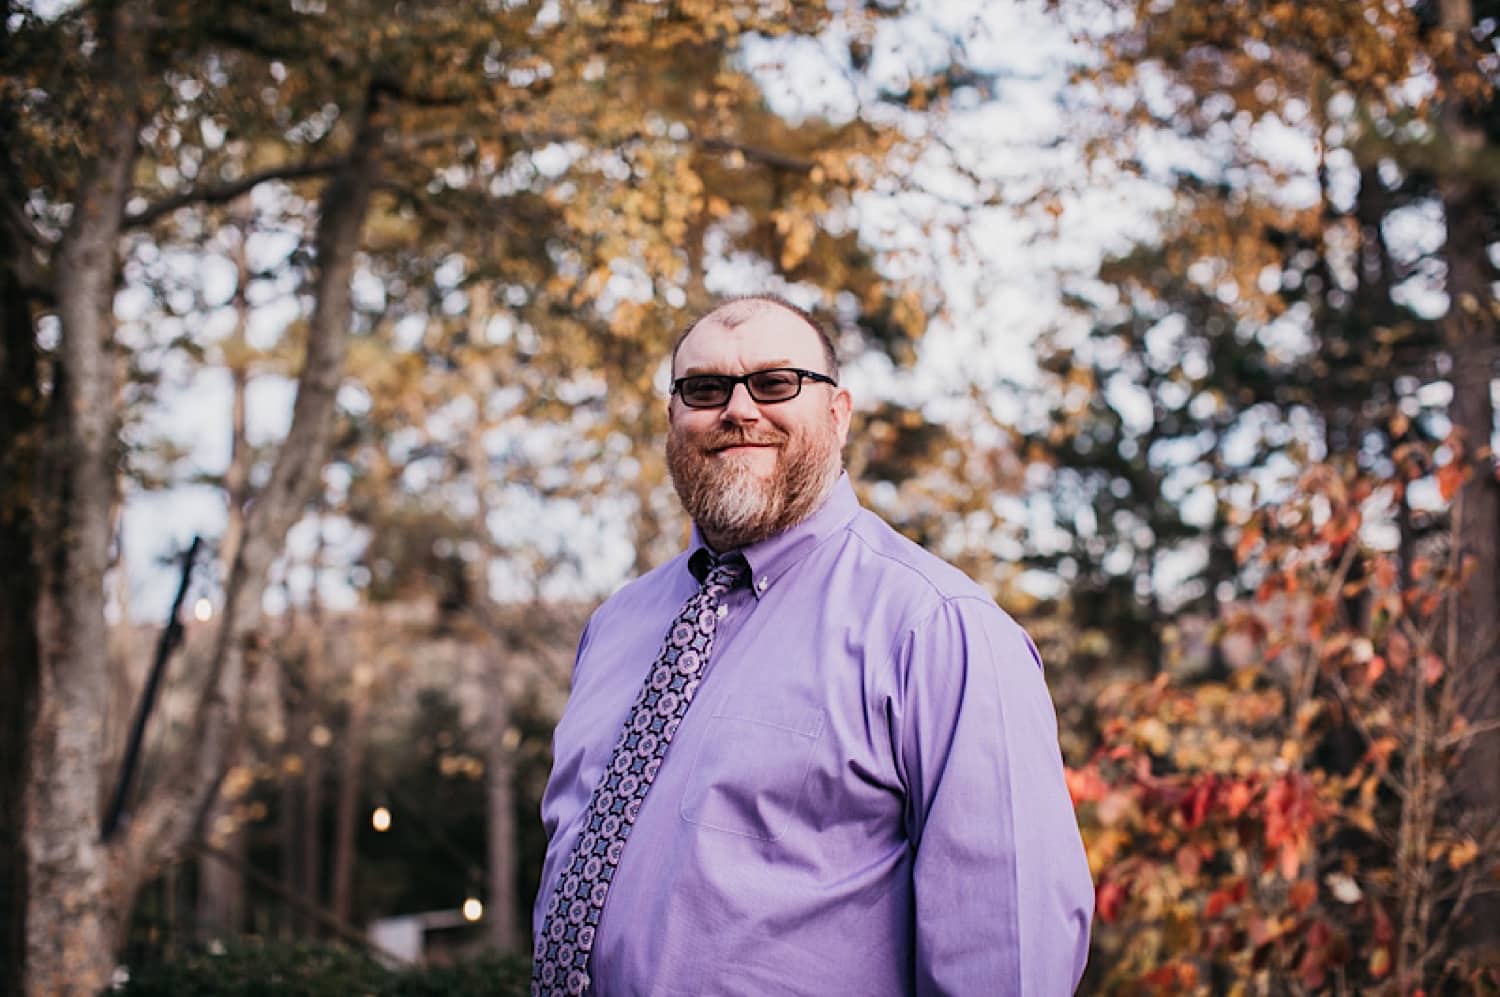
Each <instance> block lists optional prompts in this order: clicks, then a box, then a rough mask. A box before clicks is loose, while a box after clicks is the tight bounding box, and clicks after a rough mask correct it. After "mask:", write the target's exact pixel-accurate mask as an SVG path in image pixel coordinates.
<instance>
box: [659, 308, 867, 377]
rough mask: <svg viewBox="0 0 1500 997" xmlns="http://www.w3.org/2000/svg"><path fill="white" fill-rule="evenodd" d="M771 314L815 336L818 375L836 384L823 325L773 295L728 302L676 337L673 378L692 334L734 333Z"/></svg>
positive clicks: (835, 370)
mask: <svg viewBox="0 0 1500 997" xmlns="http://www.w3.org/2000/svg"><path fill="white" fill-rule="evenodd" d="M772 310H781V311H784V312H790V313H791V314H792V315H795V316H796V317H797V318H798V319H800V320H801V321H802V323H803V324H805V325H806V326H807V327H808V329H809V330H810V331H811V332H812V333H813V334H814V335H816V336H817V338H818V347H819V349H820V350H821V351H822V354H823V363H824V366H825V369H824V370H822V371H820V372H819V373H823V374H827V375H828V376H829V377H831V378H833V379H834V380H835V381H837V380H838V377H839V359H838V353H837V351H835V350H834V348H833V339H832V337H830V336H829V335H828V331H827V330H826V329H824V328H823V324H822V323H821V322H819V321H818V320H817V319H816V318H814V317H813V316H812V314H811V313H810V312H808V311H807V310H805V309H802V308H798V307H797V306H796V305H794V304H792V303H791V302H790V301H787V300H786V299H785V298H781V297H778V296H777V295H774V294H747V295H745V296H743V297H738V298H730V299H729V300H727V301H725V302H723V303H722V304H720V305H719V306H718V307H717V308H715V309H714V310H713V311H711V312H708V313H707V314H705V315H703V316H701V317H699V318H698V319H696V320H695V321H694V322H693V323H692V324H691V325H689V326H688V327H687V328H686V329H684V330H683V331H682V334H681V335H680V336H678V337H677V342H676V343H674V344H673V345H672V376H673V377H676V376H677V354H678V352H679V351H680V350H681V349H682V344H683V342H685V341H686V340H687V338H688V337H689V336H691V335H692V334H693V330H695V329H697V328H698V327H700V326H704V325H714V326H718V327H720V328H723V329H736V328H739V327H740V326H742V325H744V324H746V323H747V322H750V321H752V320H754V319H755V318H756V317H758V316H761V315H764V314H765V313H766V312H768V311H772Z"/></svg>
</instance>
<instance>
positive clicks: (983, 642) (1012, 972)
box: [896, 598, 1094, 997]
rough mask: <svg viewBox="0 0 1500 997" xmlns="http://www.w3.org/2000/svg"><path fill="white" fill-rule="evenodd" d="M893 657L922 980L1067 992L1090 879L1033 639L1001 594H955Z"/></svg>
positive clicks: (958, 987)
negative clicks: (996, 600)
mask: <svg viewBox="0 0 1500 997" xmlns="http://www.w3.org/2000/svg"><path fill="white" fill-rule="evenodd" d="M898 660H899V662H900V664H901V665H902V666H903V668H902V671H901V672H900V673H899V676H900V678H899V680H900V681H901V682H902V690H901V693H900V707H899V718H898V724H897V727H896V736H897V737H898V738H899V743H898V744H897V745H896V753H897V767H898V771H899V774H900V778H901V780H902V783H903V785H904V788H905V791H906V820H907V832H908V835H909V838H910V841H911V843H912V847H913V849H914V854H915V858H914V863H913V871H912V877H913V884H912V885H913V894H914V897H915V908H916V910H915V926H914V939H913V941H914V954H915V978H916V984H917V993H919V994H951V995H959V994H1005V995H1026V997H1030V995H1038V997H1054V995H1062V994H1070V993H1072V992H1073V990H1074V989H1075V988H1076V987H1077V985H1078V981H1079V978H1080V977H1081V976H1082V975H1083V967H1084V963H1085V962H1086V960H1087V958H1088V943H1089V922H1090V917H1091V914H1092V911H1093V906H1094V899H1093V884H1092V882H1091V879H1090V876H1089V871H1088V862H1087V859H1086V858H1085V855H1084V851H1083V842H1082V839H1081V838H1080V837H1079V833H1078V824H1077V820H1076V818H1075V816H1074V813H1073V807H1072V803H1071V800H1070V799H1069V796H1068V791H1067V787H1066V783H1065V782H1064V779H1063V767H1062V756H1061V753H1060V752H1059V750H1058V745H1057V721H1056V717H1055V714H1054V711H1053V707H1052V701H1051V698H1050V696H1049V695H1048V693H1047V687H1046V684H1045V682H1044V681H1043V679H1042V668H1041V659H1040V656H1039V655H1038V654H1037V652H1036V648H1035V646H1034V645H1033V644H1032V642H1031V640H1030V638H1028V637H1027V636H1026V634H1025V632H1024V631H1022V630H1021V628H1020V627H1019V626H1017V625H1016V624H1015V622H1014V621H1012V620H1011V619H1010V618H1009V617H1008V616H1006V615H1005V614H1004V613H1003V612H1001V611H1000V609H999V608H998V607H997V606H995V605H994V604H993V603H987V602H985V601H983V600H980V599H977V598H958V599H949V600H947V601H945V602H944V603H943V604H942V605H940V606H939V607H938V609H937V610H936V611H935V612H934V613H933V614H932V615H931V616H929V617H928V618H927V619H926V620H924V621H923V622H922V623H920V624H919V625H918V626H916V627H914V628H912V629H911V630H910V631H908V632H907V634H906V637H905V643H904V646H903V647H902V648H901V653H900V654H899V655H898Z"/></svg>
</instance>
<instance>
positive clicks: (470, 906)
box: [464, 897, 484, 921]
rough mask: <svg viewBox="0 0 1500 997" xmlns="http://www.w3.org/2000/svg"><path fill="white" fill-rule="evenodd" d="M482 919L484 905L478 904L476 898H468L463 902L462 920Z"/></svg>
mask: <svg viewBox="0 0 1500 997" xmlns="http://www.w3.org/2000/svg"><path fill="white" fill-rule="evenodd" d="M481 917H484V904H482V903H480V902H479V898H478V897H470V898H469V899H467V900H465V901H464V920H465V921H477V920H479V919H480V918H481Z"/></svg>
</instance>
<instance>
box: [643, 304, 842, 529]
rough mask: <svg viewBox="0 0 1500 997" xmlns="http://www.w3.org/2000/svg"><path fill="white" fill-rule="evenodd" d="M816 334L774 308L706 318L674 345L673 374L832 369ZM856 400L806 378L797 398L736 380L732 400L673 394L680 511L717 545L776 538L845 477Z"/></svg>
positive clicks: (671, 461)
mask: <svg viewBox="0 0 1500 997" xmlns="http://www.w3.org/2000/svg"><path fill="white" fill-rule="evenodd" d="M827 366H828V364H827V361H826V360H825V359H824V357H823V350H822V347H821V345H820V343H819V340H818V335H817V333H816V332H814V331H813V330H812V328H810V327H809V326H808V325H807V323H806V322H804V321H802V319H801V318H800V317H798V316H796V315H794V314H792V313H791V312H789V311H787V310H786V309H784V308H779V307H776V306H775V305H770V304H767V305H765V306H764V307H762V308H760V309H758V310H756V311H755V313H754V314H753V315H752V316H751V317H750V318H749V319H748V320H746V321H744V322H742V323H740V324H737V325H735V326H734V327H733V328H730V327H727V326H725V325H723V324H722V323H719V322H716V321H715V320H714V318H713V317H712V316H710V317H708V318H706V319H704V320H703V321H702V322H700V323H699V324H698V326H697V327H696V328H695V329H694V330H693V331H692V333H690V334H689V335H688V337H687V339H685V340H683V342H682V345H681V346H680V347H679V348H678V350H677V360H676V363H675V365H674V368H673V371H672V377H673V379H674V380H675V379H676V378H679V377H686V376H690V375H693V374H748V373H751V372H752V371H757V370H767V369H769V368H772V367H798V368H802V369H804V370H810V371H816V372H818V373H827V370H826V368H827ZM850 409H851V402H850V397H849V392H848V391H846V390H845V389H843V388H835V387H833V386H832V385H826V384H821V383H819V382H815V381H805V382H803V384H802V391H801V393H800V394H798V395H797V397H795V398H791V399H788V400H787V401H784V402H776V403H769V404H768V403H758V402H756V401H755V400H754V399H752V398H751V397H750V392H749V389H748V388H747V387H746V386H745V385H743V384H738V385H735V388H734V393H733V394H732V395H730V398H729V401H728V402H727V403H725V404H724V405H722V406H719V407H717V408H707V409H694V408H688V407H687V406H686V405H684V404H683V403H682V399H681V398H678V397H677V396H675V395H674V396H673V397H672V399H671V401H670V403H669V408H668V411H669V414H670V416H671V431H670V433H669V434H668V437H667V466H668V468H669V469H670V470H671V472H672V483H673V485H675V486H676V488H677V494H678V497H679V498H681V500H682V504H683V507H684V508H685V509H687V511H688V514H689V515H691V516H692V517H693V521H694V522H696V523H697V524H698V528H699V530H701V531H702V532H703V535H704V539H706V540H707V541H708V542H709V544H710V545H711V546H712V547H714V549H716V550H720V551H724V550H731V549H734V548H737V547H743V546H745V545H747V544H752V543H756V542H758V541H760V540H764V539H766V538H767V537H770V536H774V535H775V534H777V533H780V532H781V531H782V530H785V529H787V528H788V527H791V526H794V525H796V524H797V523H799V522H801V521H802V520H803V519H806V518H807V517H808V516H809V515H811V514H812V513H813V512H814V511H816V509H817V507H818V505H819V504H820V503H821V501H822V499H823V497H824V496H825V495H826V494H827V490H828V487H829V486H830V485H831V484H832V483H833V480H834V479H835V478H836V477H837V476H838V471H839V467H840V466H841V457H840V454H841V451H842V449H843V445H844V441H845V439H846V438H847V437H848V433H849V413H850Z"/></svg>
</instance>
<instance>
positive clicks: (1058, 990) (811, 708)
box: [532, 297, 1093, 997]
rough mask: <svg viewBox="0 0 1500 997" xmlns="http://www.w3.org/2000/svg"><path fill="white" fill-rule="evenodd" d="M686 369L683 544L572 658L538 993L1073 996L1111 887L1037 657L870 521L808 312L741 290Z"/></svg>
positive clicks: (949, 577) (983, 607)
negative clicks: (1099, 872)
mask: <svg viewBox="0 0 1500 997" xmlns="http://www.w3.org/2000/svg"><path fill="white" fill-rule="evenodd" d="M672 377H673V381H672V389H671V397H670V400H669V402H668V405H669V413H670V418H671V431H670V435H669V438H668V442H667V460H668V464H669V467H670V469H671V473H672V481H673V484H674V485H675V486H676V489H677V493H678V495H679V496H680V498H681V499H682V503H683V505H684V507H685V508H686V509H687V511H688V512H689V513H690V514H691V516H692V518H693V521H694V524H695V529H694V531H693V538H692V544H691V547H690V549H689V550H688V551H685V552H684V553H683V554H681V555H680V556H678V557H677V558H675V559H673V560H672V561H671V562H669V563H668V564H666V565H664V566H662V567H660V568H657V569H656V570H654V571H652V572H650V573H648V574H647V575H645V576H644V577H642V578H640V579H638V580H636V581H635V582H633V583H631V584H629V585H627V586H625V587H624V588H623V589H621V590H620V591H619V592H618V593H617V594H615V595H614V596H613V597H612V598H611V599H609V600H608V601H607V602H606V603H605V604H604V605H603V606H601V607H600V608H599V609H598V610H597V611H596V612H595V614H594V616H593V618H592V619H591V620H590V621H589V624H588V627H587V628H586V630H585V631H584V635H583V638H582V641H581V642H580V644H579V648H578V659H577V663H576V665H575V669H574V675H573V691H572V695H571V698H570V700H569V703H568V707H567V710H566V711H565V713H564V715H563V718H562V721H561V722H560V723H559V725H558V728H557V733H556V736H555V740H554V749H555V756H556V759H555V763H554V767H553V770H552V776H551V780H550V781H549V783H548V785H547V791H546V794H545V796H544V798H543V801H542V818H543V822H544V824H545V825H546V828H547V833H548V835H549V840H548V847H547V858H546V864H545V868H544V870H543V875H542V883H541V890H540V892H539V894H538V897H537V906H536V910H535V914H534V928H535V930H536V945H535V952H536V971H535V976H534V978H533V984H532V986H533V991H534V992H535V993H545V994H551V993H580V992H584V991H585V990H587V992H589V993H592V994H597V995H600V997H615V995H635V994H673V995H709V994H712V995H721V994H723V995H746V997H762V995H771V994H807V995H819V997H824V995H838V994H848V995H857V997H882V995H905V994H939V993H941V994H986V995H990V994H1027V995H1030V994H1037V995H1054V994H1067V993H1071V992H1072V990H1073V989H1074V987H1076V985H1077V982H1078V979H1079V976H1080V975H1081V974H1082V971H1083V964H1084V960H1085V958H1086V955H1087V950H1088V933H1089V918H1090V913H1091V911H1092V908H1093V890H1092V886H1091V883H1090V878H1089V872H1088V867H1087V863H1086V861H1085V859H1084V853H1083V848H1082V844H1081V842H1080V840H1079V835H1078V828H1077V824H1076V823H1075V820H1074V816H1073V811H1072V807H1071V805H1070V802H1069V799H1068V794H1067V791H1066V789H1065V787H1064V782H1063V769H1062V761H1061V758H1060V756H1059V753H1058V747H1057V732H1056V721H1055V719H1054V715H1053V709H1052V704H1051V701H1050V699H1049V698H1048V695H1047V690H1046V687H1045V685H1044V684H1043V681H1042V672H1041V663H1040V660H1039V658H1038V656H1037V653H1036V650H1035V648H1034V647H1033V645H1032V643H1031V641H1030V640H1029V639H1028V638H1027V637H1026V635H1025V633H1023V632H1022V630H1021V629H1020V628H1019V627H1018V626H1017V625H1016V624H1015V623H1014V622H1012V621H1011V619H1010V618H1009V617H1008V616H1006V615H1005V614H1004V613H1003V612H1001V611H1000V609H999V608H998V607H996V605H995V603H994V602H993V600H991V599H990V597H989V596H988V595H986V594H985V593H984V591H983V590H981V589H980V588H979V587H978V586H977V585H975V584H974V583H973V582H972V581H970V580H969V579H968V578H966V577H964V576H963V575H962V574H961V573H960V572H958V571H957V570H955V569H954V568H952V567H951V566H949V565H947V564H945V563H944V562H942V561H940V560H938V559H937V558H935V557H933V556H932V555H930V554H928V553H926V552H925V551H923V550H922V549H921V548H919V547H917V546H916V545H914V544H912V543H911V542H909V541H907V540H905V539H903V538H902V537H901V536H900V535H898V534H897V533H896V532H895V531H893V530H892V529H891V528H890V527H888V526H887V525H885V524H884V523H883V522H881V521H880V520H879V519H878V518H877V517H875V516H874V515H873V514H871V513H869V512H867V511H865V510H864V509H862V508H861V507H860V505H859V503H858V501H857V500H856V499H855V496H854V492H853V489H852V488H851V487H850V484H849V481H848V478H847V476H845V475H843V474H842V457H841V451H842V447H843V444H844V442H845V439H846V438H847V435H848V431H849V419H850V410H851V406H852V403H851V399H850V395H849V392H848V391H847V390H846V389H844V388H842V387H840V386H839V385H838V367H837V363H836V359H835V356H834V350H833V347H832V345H831V343H830V341H829V339H828V337H827V335H826V334H825V333H823V331H822V330H821V328H820V327H819V326H818V324H817V323H816V321H815V320H813V319H812V318H811V317H810V316H808V315H806V314H805V313H803V312H801V311H800V310H798V309H796V308H795V307H793V306H791V305H790V304H788V303H786V302H783V301H781V300H779V299H775V298H770V297H752V298H741V299H736V300H733V301H730V302H728V303H727V304H724V305H722V306H720V307H719V308H717V309H715V310H714V311H712V312H710V313H709V314H708V315H706V316H704V317H703V318H702V319H700V320H699V321H698V322H697V323H696V324H694V325H693V326H692V327H690V328H689V330H688V331H687V332H686V333H685V334H684V335H683V337H682V339H680V340H679V341H678V346H677V349H676V350H675V352H674V356H673V365H672ZM689 705H691V709H688V706H689ZM648 791H649V792H648ZM627 838H628V841H627V840H626V839H627Z"/></svg>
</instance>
